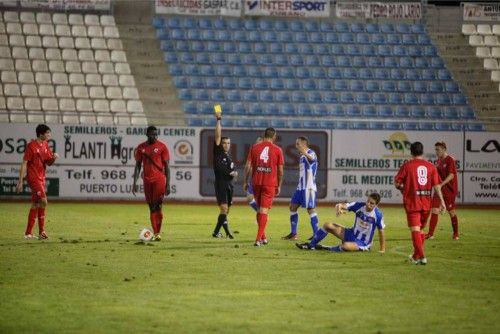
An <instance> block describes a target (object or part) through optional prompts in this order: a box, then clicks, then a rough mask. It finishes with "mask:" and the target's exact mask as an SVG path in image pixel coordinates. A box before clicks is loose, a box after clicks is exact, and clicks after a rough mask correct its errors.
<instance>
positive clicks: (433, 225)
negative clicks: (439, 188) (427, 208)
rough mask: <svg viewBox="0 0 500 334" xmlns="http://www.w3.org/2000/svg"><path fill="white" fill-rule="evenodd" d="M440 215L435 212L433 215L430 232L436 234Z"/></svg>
mask: <svg viewBox="0 0 500 334" xmlns="http://www.w3.org/2000/svg"><path fill="white" fill-rule="evenodd" d="M438 218H439V216H438V215H437V214H435V213H433V214H432V215H431V222H430V224H429V234H430V235H434V231H435V230H436V226H437V223H438Z"/></svg>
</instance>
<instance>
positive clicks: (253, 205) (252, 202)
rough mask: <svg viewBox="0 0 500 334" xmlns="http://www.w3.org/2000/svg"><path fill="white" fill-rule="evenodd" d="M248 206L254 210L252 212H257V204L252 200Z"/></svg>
mask: <svg viewBox="0 0 500 334" xmlns="http://www.w3.org/2000/svg"><path fill="white" fill-rule="evenodd" d="M248 205H250V206H251V207H252V209H254V211H255V212H257V210H258V207H257V202H255V200H254V199H253V200H252V201H251V202H250V203H248Z"/></svg>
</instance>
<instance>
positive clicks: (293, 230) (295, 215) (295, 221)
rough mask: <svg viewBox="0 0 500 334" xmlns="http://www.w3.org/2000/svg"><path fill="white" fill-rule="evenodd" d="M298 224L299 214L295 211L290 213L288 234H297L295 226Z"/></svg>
mask: <svg viewBox="0 0 500 334" xmlns="http://www.w3.org/2000/svg"><path fill="white" fill-rule="evenodd" d="M298 224H299V214H298V213H297V211H295V212H292V211H290V233H291V234H297V225H298Z"/></svg>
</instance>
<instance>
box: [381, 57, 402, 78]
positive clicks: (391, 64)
mask: <svg viewBox="0 0 500 334" xmlns="http://www.w3.org/2000/svg"><path fill="white" fill-rule="evenodd" d="M384 67H386V68H391V71H393V70H395V68H396V67H399V62H398V58H397V57H384ZM403 77H404V75H403ZM393 79H394V78H393ZM398 80H400V79H398Z"/></svg>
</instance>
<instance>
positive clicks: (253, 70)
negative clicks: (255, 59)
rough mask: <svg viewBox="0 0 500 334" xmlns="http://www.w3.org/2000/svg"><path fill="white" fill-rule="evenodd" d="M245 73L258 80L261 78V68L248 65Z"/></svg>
mask: <svg viewBox="0 0 500 334" xmlns="http://www.w3.org/2000/svg"><path fill="white" fill-rule="evenodd" d="M247 73H248V76H251V77H255V78H260V77H262V67H261V66H255V65H250V66H248V67H247Z"/></svg>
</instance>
